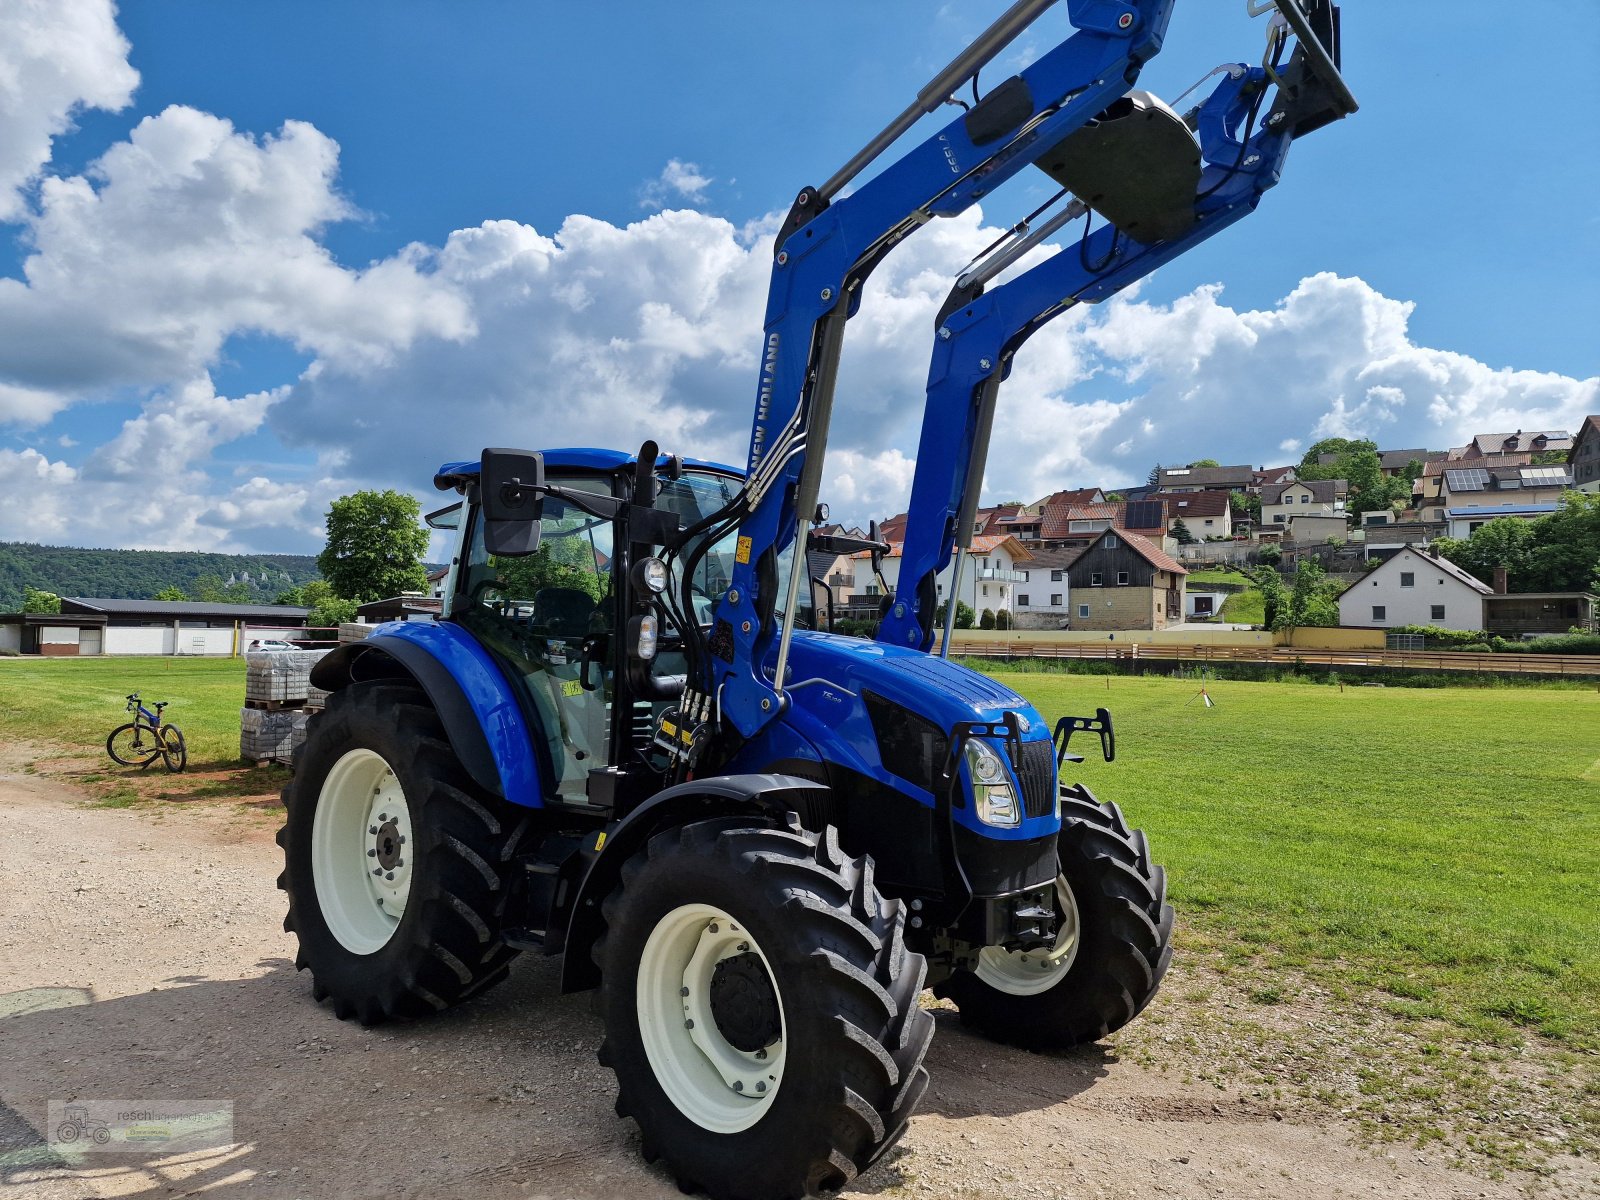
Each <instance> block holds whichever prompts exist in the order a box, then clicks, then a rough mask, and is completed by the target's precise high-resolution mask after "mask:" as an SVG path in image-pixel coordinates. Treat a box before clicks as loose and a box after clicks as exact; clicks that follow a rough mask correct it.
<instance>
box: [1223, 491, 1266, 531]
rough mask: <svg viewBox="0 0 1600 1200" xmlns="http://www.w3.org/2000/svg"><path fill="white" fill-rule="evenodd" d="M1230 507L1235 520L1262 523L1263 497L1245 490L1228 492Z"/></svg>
mask: <svg viewBox="0 0 1600 1200" xmlns="http://www.w3.org/2000/svg"><path fill="white" fill-rule="evenodd" d="M1228 509H1229V513H1230V515H1231V516H1232V517H1233V519H1234V520H1235V521H1238V520H1248V521H1251V522H1253V523H1254V524H1257V525H1259V524H1261V497H1260V496H1257V495H1251V494H1246V493H1244V492H1229V493H1228Z"/></svg>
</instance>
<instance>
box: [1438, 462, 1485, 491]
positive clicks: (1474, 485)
mask: <svg viewBox="0 0 1600 1200" xmlns="http://www.w3.org/2000/svg"><path fill="white" fill-rule="evenodd" d="M1444 481H1445V486H1446V487H1448V488H1449V489H1450V490H1451V491H1452V492H1482V491H1487V490H1488V487H1489V472H1488V471H1486V470H1484V469H1483V468H1482V467H1468V468H1466V469H1465V470H1461V471H1446V472H1445V473H1444Z"/></svg>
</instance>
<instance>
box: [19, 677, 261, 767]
mask: <svg viewBox="0 0 1600 1200" xmlns="http://www.w3.org/2000/svg"><path fill="white" fill-rule="evenodd" d="M129 692H138V693H139V695H140V698H141V699H142V700H143V701H144V704H145V707H146V708H152V707H154V705H155V703H156V702H157V701H159V700H166V701H170V705H169V707H168V708H167V710H166V712H165V713H163V714H162V718H163V720H166V721H171V722H172V723H173V724H174V725H176V726H178V728H180V729H182V730H183V738H184V742H185V743H186V744H187V746H188V749H189V762H190V765H191V766H193V767H197V768H199V767H206V766H218V765H222V764H228V765H232V764H235V763H237V762H238V761H239V707H240V706H241V705H242V704H243V703H244V660H243V659H239V658H232V659H230V658H85V659H59V658H58V659H40V658H27V659H21V658H10V659H0V732H4V733H7V734H11V735H12V736H15V737H22V738H29V739H35V740H39V741H47V742H55V743H57V744H58V745H61V746H65V747H80V748H82V749H83V750H85V751H90V752H94V753H104V750H105V741H106V735H107V734H108V733H110V732H111V731H112V730H113V729H115V728H116V727H117V726H118V725H121V724H122V723H123V722H124V721H129V720H131V719H132V718H131V717H130V716H129V715H128V714H127V713H126V712H124V711H123V710H124V708H126V706H127V700H126V696H127V695H128V693H129ZM107 761H108V762H109V761H110V760H109V759H108V760H107Z"/></svg>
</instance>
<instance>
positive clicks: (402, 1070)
mask: <svg viewBox="0 0 1600 1200" xmlns="http://www.w3.org/2000/svg"><path fill="white" fill-rule="evenodd" d="M9 753H10V757H9V758H5V757H0V1195H5V1196H10V1195H18V1196H28V1197H41V1198H57V1197H61V1198H72V1200H79V1198H86V1197H109V1196H140V1197H146V1196H150V1197H153V1196H161V1197H166V1196H173V1195H190V1194H194V1193H198V1192H201V1191H204V1192H205V1194H207V1195H218V1196H228V1195H234V1194H247V1195H250V1196H263V1197H277V1196H283V1197H308V1198H310V1197H315V1198H317V1200H321V1198H323V1197H338V1196H361V1197H365V1196H374V1197H375V1196H384V1197H391V1198H392V1197H406V1196H416V1197H429V1198H430V1200H433V1198H440V1197H457V1196H460V1197H468V1196H471V1197H474V1198H479V1197H498V1196H517V1197H546V1198H550V1200H554V1198H556V1197H562V1198H565V1197H573V1198H584V1200H589V1198H595V1200H598V1198H602V1197H603V1198H611V1197H618V1196H627V1197H629V1200H655V1198H663V1200H665V1198H668V1197H676V1196H678V1195H679V1193H678V1191H677V1189H676V1188H675V1187H674V1186H673V1185H672V1184H671V1182H670V1181H669V1180H668V1179H667V1177H666V1175H665V1174H664V1173H663V1172H661V1171H659V1170H657V1169H654V1168H651V1167H648V1166H646V1165H645V1164H644V1163H643V1162H642V1161H641V1160H640V1158H639V1157H638V1153H637V1149H638V1146H637V1141H638V1139H637V1133H636V1131H635V1129H634V1127H633V1125H632V1123H631V1122H624V1121H619V1120H617V1119H616V1117H615V1116H614V1115H613V1113H612V1110H611V1102H612V1095H613V1093H612V1080H611V1076H610V1074H609V1073H608V1072H606V1071H604V1070H602V1069H601V1068H600V1067H599V1066H598V1065H597V1063H596V1062H595V1048H596V1046H597V1045H598V1043H599V1041H600V1029H599V1025H598V1023H597V1021H596V1019H595V1018H594V1017H593V1016H592V1015H591V1012H590V1001H589V998H588V997H587V996H583V995H578V996H563V995H561V994H560V992H559V990H558V986H557V975H556V971H555V969H554V967H553V965H552V963H550V962H549V961H545V960H539V959H534V958H531V957H528V956H524V957H523V958H522V959H521V960H519V963H518V964H517V966H516V967H515V969H514V970H513V973H512V978H511V979H510V981H509V982H507V983H506V984H504V985H502V986H501V987H499V988H496V989H494V990H493V991H491V992H489V993H487V994H486V995H484V996H483V997H481V998H480V999H478V1000H476V1001H474V1002H472V1003H469V1004H468V1005H466V1006H465V1007H463V1008H461V1009H458V1010H456V1011H453V1012H449V1013H446V1014H443V1015H441V1016H439V1017H436V1018H433V1019H431V1020H429V1021H426V1022H420V1023H416V1024H405V1025H391V1026H386V1027H381V1028H377V1029H370V1030H368V1029H362V1028H361V1027H359V1026H358V1025H354V1024H347V1023H344V1022H340V1021H338V1020H336V1019H335V1018H334V1017H333V1014H332V1013H331V1012H330V1011H329V1010H328V1009H327V1008H326V1007H324V1006H320V1005H318V1004H316V1003H314V1002H313V1001H312V999H311V992H310V982H309V979H308V977H307V976H305V975H302V974H297V973H296V972H295V970H294V967H293V964H292V958H293V953H294V945H293V942H292V939H290V938H289V937H288V936H287V935H285V934H284V933H283V932H282V930H281V924H280V923H281V920H282V916H283V909H284V905H283V901H282V898H281V896H280V894H279V893H278V892H277V891H276V889H275V888H274V886H273V880H274V878H275V876H276V875H277V872H278V853H277V850H276V848H275V847H274V846H273V844H272V834H273V832H274V831H275V829H276V825H277V814H276V813H275V812H271V811H266V810H264V809H259V808H255V809H252V808H250V807H247V806H240V805H237V804H226V805H223V804H217V805H198V804H191V805H184V806H171V805H169V806H166V807H163V808H159V809H155V808H151V807H140V808H136V809H107V808H96V807H93V806H91V805H90V804H88V803H87V802H86V801H85V799H84V797H82V796H81V795H79V794H78V793H76V792H75V791H74V790H73V789H72V788H71V786H70V785H69V784H67V783H64V782H62V781H60V780H59V779H51V778H49V777H46V776H40V775H33V774H30V773H26V772H25V771H24V763H25V761H26V760H25V758H24V757H22V756H20V755H19V754H17V753H16V752H9ZM1158 1003H1159V1001H1158ZM936 1016H937V1019H938V1024H939V1032H938V1035H937V1037H936V1038H935V1041H934V1047H933V1050H932V1052H931V1053H930V1056H929V1060H928V1065H929V1068H930V1069H931V1071H932V1074H933V1087H932V1089H931V1090H930V1092H929V1094H928V1097H927V1099H926V1101H925V1102H924V1104H923V1107H922V1110H921V1112H920V1114H919V1115H918V1116H917V1117H916V1119H915V1120H914V1121H913V1122H912V1125H911V1129H910V1132H909V1134H908V1135H907V1136H906V1138H905V1140H904V1142H903V1143H902V1145H901V1147H900V1148H898V1149H897V1150H896V1151H895V1152H894V1153H893V1154H892V1155H891V1157H890V1159H889V1160H888V1161H886V1162H885V1163H883V1164H881V1165H879V1166H878V1167H877V1168H875V1169H874V1170H873V1171H872V1172H871V1173H869V1174H868V1175H866V1176H864V1177H862V1178H861V1179H860V1180H858V1181H857V1182H856V1184H855V1186H854V1187H853V1188H852V1189H850V1190H849V1191H848V1192H847V1193H846V1194H847V1195H851V1196H854V1195H878V1194H881V1195H885V1196H911V1197H919V1196H932V1197H951V1196H973V1197H1008V1198H1011V1197H1019V1198H1022V1197H1073V1198H1075V1200H1077V1198H1088V1197H1119V1198H1120V1197H1125V1196H1129V1195H1134V1194H1138V1195H1145V1196H1178V1197H1190V1196H1193V1197H1240V1196H1249V1197H1284V1198H1286V1200H1288V1198H1292V1200H1307V1198H1310V1197H1358V1196H1359V1197H1370V1196H1384V1197H1399V1198H1411V1197H1415V1198H1417V1200H1422V1198H1424V1197H1426V1198H1428V1200H1445V1198H1453V1197H1500V1196H1520V1195H1523V1194H1524V1192H1523V1191H1522V1189H1521V1187H1520V1186H1517V1185H1514V1184H1513V1183H1512V1182H1504V1181H1502V1182H1494V1181H1489V1180H1485V1179H1483V1178H1478V1177H1474V1176H1471V1175H1468V1174H1465V1173H1462V1172H1458V1171H1454V1170H1451V1169H1449V1168H1448V1167H1447V1166H1446V1165H1445V1160H1444V1158H1443V1156H1442V1155H1438V1154H1435V1155H1433V1156H1430V1155H1428V1154H1426V1153H1423V1152H1419V1151H1416V1150H1410V1149H1406V1150H1394V1151H1390V1152H1381V1151H1371V1150H1366V1149H1362V1148H1361V1147H1360V1146H1358V1145H1357V1143H1356V1142H1355V1140H1354V1138H1353V1135H1352V1131H1351V1129H1350V1128H1349V1127H1347V1126H1343V1125H1339V1124H1326V1123H1316V1118H1315V1115H1314V1114H1304V1115H1297V1114H1296V1113H1295V1112H1293V1111H1290V1112H1287V1113H1285V1112H1280V1111H1275V1110H1273V1109H1271V1108H1270V1107H1268V1106H1266V1105H1265V1104H1264V1103H1263V1102H1260V1101H1251V1100H1250V1098H1249V1097H1248V1095H1246V1094H1232V1093H1228V1092H1223V1091H1218V1090H1217V1089H1215V1088H1214V1087H1211V1086H1208V1085H1201V1084H1192V1085H1185V1084H1183V1083H1181V1082H1179V1081H1178V1080H1175V1079H1172V1078H1169V1077H1167V1076H1166V1075H1163V1074H1159V1073H1155V1072H1150V1071H1146V1070H1143V1069H1141V1068H1139V1067H1136V1066H1134V1065H1132V1064H1131V1063H1127V1062H1120V1061H1118V1060H1117V1059H1116V1057H1115V1055H1114V1053H1113V1052H1112V1051H1111V1050H1109V1049H1107V1048H1104V1047H1096V1048H1091V1049H1088V1050H1085V1051H1082V1052H1077V1053H1073V1054H1070V1055H1065V1056H1041V1055H1033V1054H1028V1053H1024V1052H1020V1051H1014V1050H1009V1049H1006V1048H1002V1047H997V1046H994V1045H991V1044H989V1043H987V1042H984V1041H981V1040H979V1039H977V1038H974V1037H971V1036H969V1035H967V1034H965V1033H964V1032H963V1031H962V1030H961V1028H960V1025H959V1022H958V1020H957V1019H956V1017H955V1014H954V1013H953V1012H950V1011H945V1010H939V1011H937V1012H936ZM97 1098H118V1099H123V1100H130V1101H137V1102H141V1103H146V1104H154V1103H157V1102H160V1101H172V1100H177V1099H183V1098H190V1099H231V1100H232V1101H233V1104H234V1113H235V1137H236V1138H237V1141H236V1143H235V1144H234V1145H232V1146H231V1147H229V1148H227V1149H221V1150H209V1151H197V1152H191V1153H189V1154H180V1155H165V1156H161V1155H154V1154H148V1153H146V1154H132V1153H115V1154H113V1153H103V1152H102V1153H90V1154H80V1155H78V1156H77V1157H76V1158H68V1157H63V1156H58V1155H56V1154H55V1153H53V1152H52V1151H51V1150H50V1148H49V1147H48V1146H47V1145H46V1143H45V1141H44V1137H43V1136H42V1135H44V1134H45V1132H46V1129H47V1119H46V1105H47V1102H49V1101H51V1100H57V1101H65V1100H71V1099H86V1100H94V1099H97ZM66 1153H67V1152H65V1151H63V1152H62V1154H63V1155H65V1154H66Z"/></svg>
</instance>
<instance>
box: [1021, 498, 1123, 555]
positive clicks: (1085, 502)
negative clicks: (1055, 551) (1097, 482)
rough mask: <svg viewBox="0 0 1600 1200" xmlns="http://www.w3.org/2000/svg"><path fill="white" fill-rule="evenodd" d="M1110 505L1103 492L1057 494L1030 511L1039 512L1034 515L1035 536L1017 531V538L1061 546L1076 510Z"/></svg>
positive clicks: (1036, 543) (1032, 543) (1032, 506)
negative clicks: (1107, 503) (1072, 513)
mask: <svg viewBox="0 0 1600 1200" xmlns="http://www.w3.org/2000/svg"><path fill="white" fill-rule="evenodd" d="M1105 502H1106V495H1105V493H1104V492H1102V491H1101V490H1100V489H1099V488H1074V489H1072V490H1070V491H1063V492H1053V493H1051V494H1050V495H1048V496H1046V497H1045V498H1044V499H1043V500H1040V501H1039V502H1038V503H1037V504H1035V505H1031V506H1030V508H1031V509H1034V510H1036V511H1035V512H1034V514H1033V518H1034V519H1033V521H1032V525H1031V533H1029V534H1028V535H1026V536H1024V533H1023V530H1022V529H1020V528H1019V529H1017V530H1016V532H1017V536H1018V537H1020V538H1022V539H1023V540H1024V541H1025V542H1026V543H1027V544H1029V545H1040V546H1051V545H1060V544H1061V543H1062V541H1064V540H1065V538H1066V535H1067V530H1068V522H1069V520H1071V518H1070V517H1069V515H1068V514H1069V513H1070V512H1071V511H1072V510H1073V509H1078V508H1083V507H1085V506H1094V505H1102V504H1104V503H1105Z"/></svg>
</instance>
